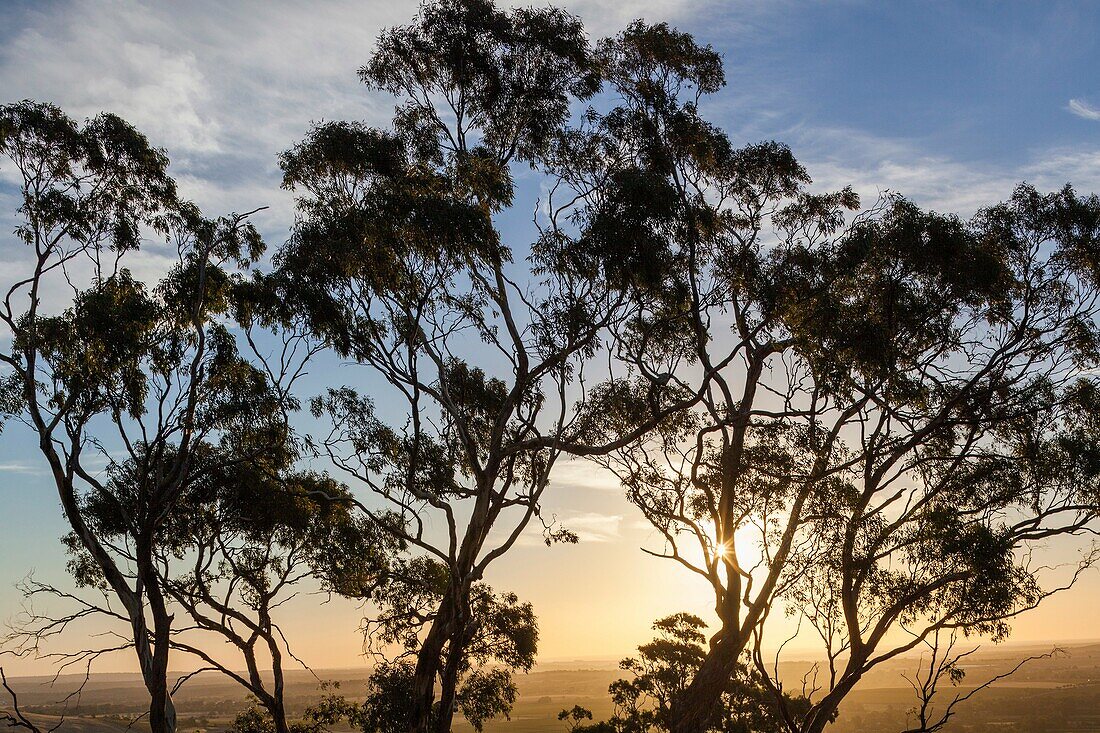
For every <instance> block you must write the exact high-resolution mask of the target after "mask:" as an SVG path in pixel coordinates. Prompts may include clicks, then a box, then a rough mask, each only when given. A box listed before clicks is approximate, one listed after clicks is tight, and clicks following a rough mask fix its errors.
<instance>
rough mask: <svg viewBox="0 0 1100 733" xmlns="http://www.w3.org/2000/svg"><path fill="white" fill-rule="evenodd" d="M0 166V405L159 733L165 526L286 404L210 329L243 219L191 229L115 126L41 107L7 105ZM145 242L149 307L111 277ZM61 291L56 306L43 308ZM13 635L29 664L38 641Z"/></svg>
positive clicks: (124, 280)
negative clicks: (1, 202) (160, 263)
mask: <svg viewBox="0 0 1100 733" xmlns="http://www.w3.org/2000/svg"><path fill="white" fill-rule="evenodd" d="M0 152H2V153H3V155H4V157H5V158H6V159H7V160H8V161H10V163H11V164H12V166H13V171H14V172H15V173H16V175H17V176H18V178H17V180H19V181H20V184H19V185H20V199H19V200H20V208H19V212H18V213H19V215H20V216H21V223H20V225H19V226H18V228H17V229H16V236H17V238H18V239H19V240H20V241H21V242H22V243H23V244H25V245H26V247H27V248H28V249H29V250H30V251H31V253H32V265H31V268H30V269H29V271H27V272H21V273H17V274H16V275H15V276H14V277H13V282H12V283H11V285H10V286H9V288H8V289H7V290H6V291H5V295H4V299H3V302H2V303H0V320H2V321H3V323H4V325H5V326H6V327H7V328H8V329H10V331H11V333H12V341H11V346H10V350H9V351H7V352H5V353H3V354H0V362H2V363H3V364H4V365H5V366H6V367H7V370H8V371H7V373H6V374H5V376H4V385H5V389H6V391H7V392H8V393H9V395H12V396H15V397H17V398H18V409H19V411H18V413H17V418H18V419H19V420H21V421H22V422H23V423H24V424H26V425H27V426H28V427H29V428H30V429H31V430H32V431H34V433H35V434H36V435H37V437H38V446H39V448H40V450H41V452H42V455H43V457H44V458H45V459H46V461H47V463H48V464H49V467H50V473H51V476H52V478H53V481H54V484H55V486H56V488H57V491H58V495H59V497H60V499H61V505H62V508H63V509H64V513H65V517H66V519H67V520H68V522H69V525H70V526H71V528H72V533H71V534H70V535H69V536H68V537H67V538H66V543H67V545H68V547H69V550H70V552H71V554H72V560H71V562H70V569H71V571H72V573H73V575H74V576H75V578H76V580H77V582H78V584H79V585H82V586H85V587H91V588H98V589H100V590H102V591H103V593H104V597H105V598H107V599H110V598H114V599H116V600H117V601H118V604H120V607H119V606H116V605H113V604H110V602H109V600H108V605H106V606H105V607H103V608H99V609H98V610H102V611H106V612H107V613H108V614H110V615H113V616H114V617H116V618H118V619H119V620H121V621H123V622H124V623H126V624H127V625H128V626H129V627H130V632H131V633H130V635H129V639H127V640H126V642H124V644H123V645H122V646H121V647H119V648H126V647H132V648H133V649H134V650H135V651H136V653H137V657H138V661H139V666H140V669H141V673H142V677H143V680H144V682H145V685H146V687H147V689H148V691H149V694H150V698H151V702H150V710H149V723H150V726H151V729H152V730H153V731H154V733H166V732H167V733H170V732H171V731H173V730H174V729H175V709H174V707H173V705H172V701H171V694H170V691H169V689H168V680H167V666H168V656H169V650H170V647H171V643H170V642H171V629H172V620H173V618H172V614H171V612H170V610H169V607H168V604H169V599H168V598H167V597H166V596H165V592H164V586H163V584H162V583H161V582H160V581H159V579H158V577H159V575H158V572H157V564H158V558H160V557H163V555H162V553H163V552H168V553H169V554H170V553H171V552H172V551H173V549H174V548H167V549H166V548H164V547H163V546H162V544H161V543H162V542H163V541H164V540H165V538H164V536H163V530H164V524H165V521H166V519H167V518H168V517H169V516H170V514H171V512H172V510H173V507H174V506H175V504H176V502H177V501H178V500H179V499H180V496H181V494H182V493H183V492H184V491H185V489H186V487H187V486H189V485H190V484H191V482H193V481H196V480H198V479H199V478H200V477H201V475H202V473H203V472H204V471H207V470H210V469H211V468H212V467H213V466H214V465H217V461H216V460H215V461H210V460H207V459H209V458H210V457H211V456H214V455H222V456H227V457H228V460H229V461H231V462H239V461H241V460H246V459H247V458H248V457H249V456H252V455H255V454H257V453H258V452H262V451H263V450H265V449H266V447H267V446H268V445H269V444H270V443H271V441H275V442H278V441H279V440H280V439H281V436H282V435H284V434H285V432H286V429H287V426H286V409H287V407H288V405H287V402H286V397H287V393H286V392H284V391H281V390H279V389H275V388H273V387H272V385H271V382H270V380H269V379H268V375H267V374H265V373H264V372H263V371H262V370H261V369H259V368H257V367H255V366H253V365H252V364H250V363H249V361H248V360H247V359H246V358H245V357H243V356H242V355H241V354H240V353H239V352H238V349H237V345H236V341H235V339H234V337H233V335H232V334H231V333H230V331H229V329H228V327H227V326H226V325H225V321H226V320H227V319H230V320H231V318H232V316H233V308H234V300H235V296H234V293H235V288H236V286H237V283H238V280H239V278H238V276H237V275H236V274H235V271H237V270H238V269H239V268H242V267H247V266H248V264H249V263H250V262H252V261H253V260H255V258H256V257H258V256H259V255H260V253H261V252H262V251H263V244H262V242H261V240H260V237H259V235H258V234H257V233H256V231H255V229H253V228H252V226H251V225H249V224H248V223H247V222H246V221H245V218H246V217H245V216H238V215H235V216H231V217H228V218H222V219H217V220H208V219H205V218H203V217H202V216H201V215H200V214H199V213H198V211H197V210H196V209H195V208H194V207H193V206H192V205H190V204H186V203H181V202H180V201H178V199H177V197H176V194H175V187H174V184H173V182H172V180H171V179H170V178H169V177H168V175H167V173H166V168H167V165H168V160H167V158H166V157H165V155H164V153H163V152H162V151H160V150H157V149H155V148H153V147H151V146H150V145H149V143H148V142H147V140H146V139H145V138H144V137H143V136H142V135H141V134H140V133H138V132H137V131H136V130H134V129H133V128H132V127H130V126H129V125H128V124H126V123H125V122H123V121H122V120H121V119H119V118H118V117H115V116H112V115H101V116H99V117H96V118H94V119H92V120H90V121H88V122H87V123H85V124H84V125H78V124H77V123H75V122H73V121H72V120H71V119H69V118H68V117H66V116H65V115H64V113H62V112H61V111H60V110H59V109H57V108H56V107H53V106H50V105H45V104H36V103H33V102H22V103H18V104H13V105H6V106H4V107H0ZM150 230H151V231H152V232H154V233H156V234H158V235H160V236H164V237H166V238H167V241H168V243H169V245H170V246H173V249H174V255H175V257H174V259H175V263H174V265H173V266H172V267H171V269H170V271H169V272H168V273H167V275H166V276H165V277H164V278H163V279H162V280H161V281H160V283H159V284H157V285H156V287H155V288H152V289H150V288H148V287H147V286H146V285H145V284H144V283H143V282H141V281H140V280H139V279H137V278H135V277H134V276H133V275H132V274H131V272H130V271H129V270H128V269H126V267H125V266H124V265H125V263H126V262H128V261H129V259H130V257H131V254H132V252H133V251H134V250H136V249H137V248H138V245H139V243H140V241H141V238H142V236H143V234H144V233H146V232H149V231H150ZM66 291H68V292H70V293H72V300H71V305H69V306H68V307H66V308H60V307H57V306H56V305H55V304H54V303H53V302H52V301H53V300H54V299H55V298H56V297H58V296H60V294H61V293H64V292H66ZM102 462H105V463H106V467H105V468H104V467H103V463H102ZM93 610H97V609H94V608H93V605H92V604H86V605H85V606H84V607H82V608H81V610H79V611H77V612H76V614H75V615H74V616H72V617H68V618H67V619H60V620H58V621H56V622H55V623H53V624H52V625H49V626H47V629H48V631H49V632H50V633H56V632H59V631H61V630H63V629H64V627H65V625H66V624H67V622H68V621H71V620H73V619H75V618H81V617H83V616H84V615H87V613H90V612H92V611H93ZM39 631H41V629H39ZM27 633H28V636H26V637H25V640H26V641H28V642H29V643H30V645H31V646H32V647H33V646H34V644H35V640H36V638H41V637H40V636H38V635H37V634H36V632H35V630H34V629H27ZM95 653H96V650H85V651H84V652H83V657H84V658H90V657H92V656H94V655H95ZM79 657H81V654H80V653H78V654H77V655H76V658H79ZM73 658H74V657H70V658H69V659H70V661H71V660H72V659H73Z"/></svg>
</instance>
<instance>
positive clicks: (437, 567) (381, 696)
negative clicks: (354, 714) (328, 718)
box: [363, 556, 538, 733]
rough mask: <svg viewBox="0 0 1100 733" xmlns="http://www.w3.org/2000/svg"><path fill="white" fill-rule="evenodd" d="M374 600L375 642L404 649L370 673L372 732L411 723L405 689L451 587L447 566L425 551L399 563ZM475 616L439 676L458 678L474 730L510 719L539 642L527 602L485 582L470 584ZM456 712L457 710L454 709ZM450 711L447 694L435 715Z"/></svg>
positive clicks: (458, 693)
mask: <svg viewBox="0 0 1100 733" xmlns="http://www.w3.org/2000/svg"><path fill="white" fill-rule="evenodd" d="M397 565H404V567H396V568H392V571H391V575H390V577H389V579H388V581H387V582H386V583H385V584H382V585H380V586H379V590H378V592H376V593H374V594H373V595H372V596H371V600H372V601H373V602H374V603H375V604H376V605H377V606H378V607H379V609H380V613H379V615H378V617H377V618H376V619H374V620H373V621H371V622H370V623H371V624H373V625H374V626H375V629H373V633H371V637H372V640H373V642H374V643H377V644H383V645H396V646H397V647H399V648H401V649H403V650H404V653H403V654H401V655H400V656H399V657H398V659H397V660H396V661H395V662H393V663H382V664H380V665H379V666H378V667H377V668H376V670H375V673H374V675H372V678H371V690H372V691H371V693H370V695H369V696H368V699H367V701H366V703H365V705H364V706H363V710H364V720H365V721H366V725H365V728H364V729H365V730H366V731H368V732H372V731H377V732H378V733H385V731H391V730H399V729H401V728H402V727H403V726H404V725H406V724H407V722H408V720H407V715H408V714H409V713H410V711H411V708H412V704H413V700H411V699H410V698H409V695H408V690H409V688H410V684H411V682H412V681H413V678H414V677H415V672H416V669H415V664H413V663H411V662H410V661H408V658H409V657H412V658H414V659H415V658H417V655H418V654H419V652H420V648H421V641H420V635H419V634H420V631H421V629H422V628H423V626H424V622H425V619H429V618H431V615H432V614H433V613H435V609H436V608H438V607H439V604H440V601H441V598H442V596H443V594H444V593H446V592H447V586H448V571H447V568H446V567H445V566H444V565H443V564H442V563H440V562H438V561H435V560H432V559H431V558H426V557H422V556H421V557H413V558H411V559H408V560H404V561H400V562H399V563H397ZM469 603H470V622H469V624H468V626H467V628H466V634H467V636H466V637H465V638H463V639H461V640H460V641H459V642H458V643H457V644H456V643H455V642H453V641H449V642H448V645H450V644H455V645H456V646H457V647H458V648H459V649H460V650H461V653H460V654H452V653H451V649H450V648H447V649H446V650H445V655H444V656H445V659H446V664H447V665H453V666H448V667H446V668H445V669H444V670H443V673H442V674H441V677H443V678H444V679H451V680H453V684H454V695H453V700H454V703H453V704H454V707H455V709H456V710H457V711H460V712H461V713H462V715H463V717H465V718H466V720H467V722H469V723H470V724H471V725H472V726H473V727H474V729H475V730H478V731H480V730H481V729H482V727H483V725H484V722H485V721H486V720H490V719H492V718H494V717H497V716H499V715H504V716H505V717H507V716H508V714H509V713H510V712H511V710H512V705H513V704H514V703H515V701H516V685H515V683H514V682H513V680H512V674H513V673H514V672H515V671H523V672H528V671H530V669H531V667H532V666H534V663H535V653H536V651H537V648H538V624H537V622H536V619H535V613H534V609H533V608H532V606H531V604H530V603H522V602H520V600H519V598H518V597H517V596H516V595H515V594H514V593H499V594H498V593H495V592H494V591H493V589H492V588H491V587H489V586H488V585H487V584H485V583H483V582H479V583H476V584H474V585H473V586H472V587H471V589H470V600H469ZM452 712H453V711H452ZM445 715H446V711H445V710H444V709H443V702H442V700H441V701H440V702H439V703H436V705H435V706H434V707H433V710H432V720H433V724H434V721H438V720H439V718H441V717H443V716H445Z"/></svg>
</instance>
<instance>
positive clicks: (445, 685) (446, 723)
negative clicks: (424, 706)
mask: <svg viewBox="0 0 1100 733" xmlns="http://www.w3.org/2000/svg"><path fill="white" fill-rule="evenodd" d="M456 603H457V605H458V608H459V609H460V611H459V612H458V613H457V614H455V619H454V622H453V623H452V624H451V634H450V643H449V644H448V645H447V659H446V662H445V663H444V664H443V669H442V671H441V673H440V679H439V716H438V717H437V718H436V720H435V724H434V725H433V726H432V729H433V732H434V733H450V730H451V723H452V722H453V720H454V714H455V706H456V703H457V698H458V674H459V669H460V668H461V666H462V658H463V656H464V654H465V651H466V646H467V644H468V643H469V641H470V639H469V636H470V632H471V631H472V624H471V618H470V599H469V597H468V596H463V597H461V598H459V599H457V601H456Z"/></svg>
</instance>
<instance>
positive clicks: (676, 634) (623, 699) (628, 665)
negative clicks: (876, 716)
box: [558, 613, 808, 733]
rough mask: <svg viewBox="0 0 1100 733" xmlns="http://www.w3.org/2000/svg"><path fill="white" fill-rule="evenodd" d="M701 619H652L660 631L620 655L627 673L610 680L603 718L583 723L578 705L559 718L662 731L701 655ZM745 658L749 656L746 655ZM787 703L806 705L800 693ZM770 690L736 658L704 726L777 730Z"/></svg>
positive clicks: (597, 727)
mask: <svg viewBox="0 0 1100 733" xmlns="http://www.w3.org/2000/svg"><path fill="white" fill-rule="evenodd" d="M705 627H706V624H705V623H704V622H703V620H702V619H700V618H699V617H697V616H693V615H691V614H688V613H678V614H675V615H673V616H668V617H667V618H663V619H660V620H658V621H656V622H655V623H654V624H653V628H654V629H655V630H656V631H657V632H659V636H658V637H657V638H656V639H654V640H653V641H651V642H649V643H647V644H643V645H642V646H640V647H638V656H637V657H630V658H627V659H624V660H623V661H622V662H620V664H619V667H620V668H621V669H622V670H623V671H625V672H629V673H630V674H631V675H632V677H630V678H626V679H620V680H616V681H615V682H612V683H611V686H610V688H608V692H609V693H610V694H611V699H612V702H614V704H615V714H614V715H613V716H612V717H611V718H609V719H608V720H606V721H600V722H596V723H585V722H584V721H585V720H591V719H592V713H591V712H590V711H588V710H586V709H584V708H582V707H580V706H574V707H573V708H572V709H571V710H562V711H561V713H560V714H559V715H558V720H565V721H568V722H569V725H570V730H571V731H577V732H578V733H602V732H605V731H607V732H609V731H617V732H618V733H646V731H655V730H656V731H667V730H669V726H670V724H671V715H672V705H673V702H674V700H676V699H677V698H678V697H679V696H680V695H682V694H683V693H684V690H685V688H686V687H687V686H688V684H690V682H691V680H692V678H693V677H694V675H695V673H696V672H698V670H699V667H700V666H702V664H703V662H704V660H705V659H706V656H707V653H706V649H705V648H704V646H703V645H704V643H705V642H706V636H705V635H704V634H703V633H702V631H701V630H702V629H703V628H705ZM745 661H746V662H748V661H750V660H748V657H747V655H746V659H745ZM785 702H787V704H789V705H791V706H794V707H797V706H799V705H802V706H805V705H807V704H808V703H807V701H806V700H805V699H804V698H787V699H786V700H785ZM778 715H779V713H778V708H777V705H776V702H775V699H774V698H773V697H772V694H771V690H770V689H769V688H768V687H767V686H766V685H765V684H764V682H763V680H762V679H761V677H760V675H759V673H758V672H756V670H754V669H753V668H752V667H750V666H748V665H747V664H745V663H742V664H740V665H739V666H738V667H737V668H736V670H735V671H734V674H732V675H731V676H730V678H729V679H728V680H727V683H726V689H725V690H724V691H723V692H722V695H721V697H720V699H719V702H718V704H717V705H716V706H715V707H714V709H713V713H712V716H711V718H710V720H708V721H707V727H706V729H707V730H714V731H723V732H724V733H764V732H766V731H776V730H779V729H780V727H781V725H782V723H781V721H780V719H779V717H778Z"/></svg>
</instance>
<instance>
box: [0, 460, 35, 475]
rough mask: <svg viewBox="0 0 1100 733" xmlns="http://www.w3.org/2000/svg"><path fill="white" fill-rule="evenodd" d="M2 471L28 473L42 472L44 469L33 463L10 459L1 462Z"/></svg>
mask: <svg viewBox="0 0 1100 733" xmlns="http://www.w3.org/2000/svg"><path fill="white" fill-rule="evenodd" d="M0 473H21V474H26V475H33V474H40V473H42V469H41V468H40V467H39V466H36V465H34V464H31V463H24V462H22V461H8V462H6V463H0Z"/></svg>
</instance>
